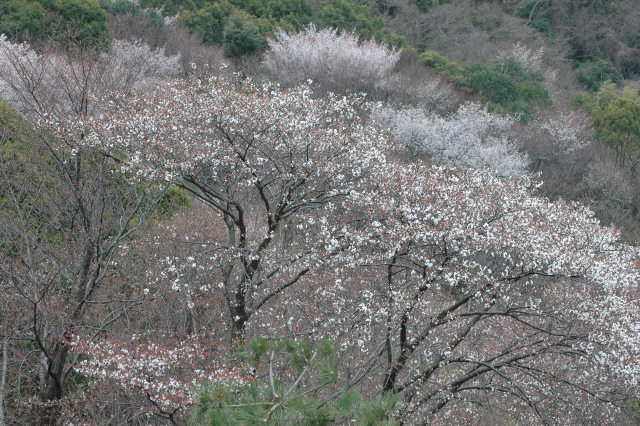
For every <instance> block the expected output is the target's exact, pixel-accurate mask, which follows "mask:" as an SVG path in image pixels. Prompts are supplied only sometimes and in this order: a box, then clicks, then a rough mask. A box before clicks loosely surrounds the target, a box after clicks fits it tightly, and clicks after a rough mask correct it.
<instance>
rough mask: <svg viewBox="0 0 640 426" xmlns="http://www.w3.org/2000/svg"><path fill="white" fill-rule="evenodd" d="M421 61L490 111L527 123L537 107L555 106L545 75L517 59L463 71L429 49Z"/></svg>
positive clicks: (420, 58)
mask: <svg viewBox="0 0 640 426" xmlns="http://www.w3.org/2000/svg"><path fill="white" fill-rule="evenodd" d="M418 60H419V61H420V62H421V63H422V64H423V65H425V66H426V67H427V68H430V69H431V70H432V71H433V72H434V73H436V74H438V75H441V76H443V77H445V78H446V79H447V80H449V81H450V82H452V83H455V84H456V85H458V86H459V87H462V88H466V89H468V90H470V91H471V92H472V93H474V94H476V95H479V96H481V97H482V98H483V99H484V100H485V101H486V102H488V104H489V109H490V110H495V111H499V112H504V113H509V114H518V115H520V117H521V119H522V120H523V121H524V122H526V121H528V120H530V119H531V118H532V116H533V106H536V105H544V106H548V105H551V104H552V102H551V98H550V97H549V93H548V91H547V89H545V88H544V86H543V83H544V81H545V77H544V74H543V73H542V72H541V71H540V70H538V69H535V68H528V67H525V66H523V65H522V63H521V62H520V61H518V60H517V59H515V58H513V57H508V58H502V59H499V60H494V61H491V62H489V63H488V64H486V65H482V64H473V65H470V66H468V67H466V68H463V67H462V66H461V65H460V64H458V63H456V62H453V61H451V60H450V59H448V58H447V57H445V56H443V55H441V54H440V53H438V52H436V51H433V50H429V51H426V52H424V53H422V54H421V55H420V56H419V57H418Z"/></svg>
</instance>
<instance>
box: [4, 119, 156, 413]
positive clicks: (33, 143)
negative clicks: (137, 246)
mask: <svg viewBox="0 0 640 426" xmlns="http://www.w3.org/2000/svg"><path fill="white" fill-rule="evenodd" d="M3 119H7V121H8V122H9V123H10V125H9V126H8V130H9V131H8V136H7V138H6V139H5V140H4V141H3V143H2V146H0V176H2V178H1V184H0V187H1V189H2V194H3V197H2V200H1V201H0V211H2V216H1V218H0V247H2V250H1V256H0V282H2V287H0V290H2V294H3V297H2V299H3V300H11V301H13V303H12V311H13V310H15V312H16V313H17V314H11V317H10V318H9V324H8V326H7V324H5V325H3V330H5V331H6V330H7V329H8V327H10V328H11V329H13V330H19V333H18V334H17V335H15V336H14V335H11V339H10V340H11V341H10V343H11V346H12V348H16V351H17V352H18V353H19V352H20V351H22V350H23V349H24V346H25V345H26V346H29V349H25V352H26V355H25V358H24V363H25V364H26V365H25V366H24V368H25V369H28V371H29V373H30V374H32V375H33V376H35V377H38V376H39V379H40V384H39V389H36V392H37V393H40V395H41V403H40V402H39V401H38V400H37V399H35V398H34V399H32V400H30V401H29V406H31V407H34V408H39V409H41V412H40V413H36V414H35V415H34V417H33V418H32V419H33V420H32V421H33V423H38V424H43V425H44V424H47V425H49V424H56V422H57V419H58V417H59V415H60V406H59V403H60V401H61V400H62V398H63V397H64V395H65V393H66V389H67V385H68V383H69V381H72V380H73V379H72V378H73V362H74V360H76V359H77V357H78V356H79V354H78V353H77V352H74V351H73V350H72V349H71V347H70V345H69V344H70V339H71V335H72V333H79V334H82V335H83V336H84V337H85V338H86V339H91V338H92V337H94V336H96V335H99V334H101V333H103V332H105V331H106V330H107V329H108V326H109V324H111V323H112V322H113V321H115V318H117V317H118V311H119V309H114V310H112V311H111V312H109V309H107V310H106V312H105V310H104V309H103V308H104V307H105V306H111V303H115V302H114V300H113V299H111V298H105V299H103V298H102V296H103V295H104V293H103V292H102V290H103V289H104V287H105V286H106V284H107V283H108V282H109V281H110V278H111V274H112V272H113V271H114V269H115V268H116V265H117V257H118V252H119V250H120V248H121V245H123V244H124V243H125V242H126V241H128V240H130V239H131V238H132V236H133V235H135V234H136V232H137V231H138V230H139V229H140V227H141V226H143V225H144V224H145V222H146V220H147V219H148V218H149V217H150V216H151V215H152V213H153V211H154V210H153V209H154V206H155V204H156V203H157V202H158V200H159V199H160V198H161V197H162V196H163V194H164V191H165V188H164V187H163V186H162V185H158V184H157V183H153V182H140V181H138V180H136V179H132V178H131V177H130V176H126V175H124V174H122V173H119V172H120V164H121V163H122V162H121V160H119V159H117V158H116V156H115V153H113V152H111V153H109V152H107V151H106V150H101V151H98V150H95V149H94V150H92V149H89V148H87V147H84V146H79V145H74V144H72V143H69V141H64V140H59V139H55V138H53V137H51V135H48V134H47V133H43V132H41V131H40V130H39V129H37V128H35V127H34V126H33V125H32V124H30V123H29V122H28V121H27V120H26V119H25V118H24V117H22V116H20V115H17V114H16V113H15V112H14V113H12V114H8V117H7V116H5V117H3ZM120 297H121V296H120ZM120 302H122V300H120ZM131 303H134V301H131ZM125 304H126V305H128V304H129V301H125ZM18 313H19V314H18ZM9 314H10V313H7V315H9ZM112 314H113V316H112ZM3 337H5V341H4V344H5V345H6V344H7V341H6V334H4V333H3ZM25 342H27V343H25ZM34 355H37V356H36V358H38V359H37V360H34V359H33V358H34ZM3 360H4V361H6V360H7V358H4V359H3ZM20 368H23V367H20ZM3 370H5V371H6V369H4V368H3ZM5 377H6V376H5ZM14 377H15V376H14ZM17 380H18V383H19V381H20V380H21V374H18V375H17ZM14 384H15V383H14ZM31 396H33V395H31ZM23 397H24V396H23V395H17V397H16V399H17V400H18V401H20V399H21V398H23ZM22 403H24V401H22ZM21 408H22V407H21Z"/></svg>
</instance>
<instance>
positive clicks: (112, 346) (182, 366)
mask: <svg viewBox="0 0 640 426" xmlns="http://www.w3.org/2000/svg"><path fill="white" fill-rule="evenodd" d="M135 337H136V336H134V340H133V341H132V342H130V343H128V344H127V343H125V344H123V343H122V342H113V341H109V340H105V341H102V342H96V343H87V342H82V341H81V340H80V339H79V338H75V339H74V341H73V343H72V344H73V347H74V349H75V350H81V351H82V352H83V353H85V354H87V355H89V356H90V357H89V358H88V359H86V360H84V361H81V362H80V363H79V364H78V365H77V367H76V371H77V372H78V373H81V374H85V375H88V376H91V377H94V378H96V379H98V380H100V381H108V382H113V383H116V384H117V385H118V386H121V387H122V388H123V389H125V390H130V391H132V390H135V389H137V390H139V391H141V392H142V393H143V394H145V395H146V396H147V397H148V398H149V400H150V401H152V404H153V405H152V409H153V410H167V411H174V410H176V409H184V408H186V407H189V406H190V405H192V404H193V403H194V402H195V399H196V396H197V395H196V393H197V385H198V384H200V383H203V382H205V381H206V382H209V383H220V384H225V385H228V386H238V385H241V384H244V383H245V382H246V380H245V379H244V378H243V377H242V376H241V375H240V374H239V372H238V371H236V370H234V369H232V368H229V367H227V366H224V365H222V364H221V363H220V362H218V361H219V358H220V356H219V355H216V354H215V352H212V351H211V349H210V348H208V347H207V345H206V344H205V343H204V342H201V341H200V340H198V338H196V337H194V338H192V339H189V340H186V341H182V342H178V343H176V344H175V345H174V346H171V347H169V346H163V345H159V344H156V343H153V341H150V342H149V343H145V342H144V341H145V340H147V341H148V340H149V339H148V337H149V336H138V339H136V338H135ZM138 340H140V341H138ZM205 360H206V362H204V361H205Z"/></svg>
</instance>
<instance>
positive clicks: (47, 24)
mask: <svg viewBox="0 0 640 426" xmlns="http://www.w3.org/2000/svg"><path fill="white" fill-rule="evenodd" d="M0 32H3V33H5V34H8V35H10V36H15V37H16V38H17V39H20V38H22V36H23V35H24V34H25V32H26V33H28V34H30V35H31V36H33V37H37V38H45V39H48V40H51V41H53V42H55V43H57V44H60V45H62V47H66V46H69V45H73V46H76V47H77V46H80V47H82V48H91V49H97V50H104V49H106V48H107V47H108V46H109V27H108V26H107V14H106V13H105V11H104V10H103V9H102V8H101V7H100V5H99V4H98V2H97V1H96V0H36V1H29V0H10V1H8V2H4V3H2V4H1V5H0Z"/></svg>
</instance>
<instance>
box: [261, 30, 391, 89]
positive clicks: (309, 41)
mask: <svg viewBox="0 0 640 426" xmlns="http://www.w3.org/2000/svg"><path fill="white" fill-rule="evenodd" d="M398 59H400V53H399V52H396V51H395V50H391V49H389V48H388V47H387V45H385V44H380V43H378V42H377V41H375V40H363V41H360V38H359V36H358V35H356V34H355V33H347V32H342V33H340V32H339V31H338V30H334V29H332V28H325V29H323V30H316V28H315V26H313V24H311V25H309V26H308V27H307V28H305V30H304V31H301V32H298V33H293V34H289V33H287V32H285V31H283V30H279V31H278V32H277V33H276V36H275V39H271V40H269V50H268V51H267V52H266V53H265V55H264V60H263V62H262V65H263V66H264V68H265V69H266V70H267V71H268V72H269V73H270V74H271V75H272V76H273V77H274V78H275V80H276V81H279V82H281V83H282V84H285V85H287V86H291V85H295V84H299V83H302V82H305V81H306V80H309V79H310V80H313V81H318V82H321V83H322V84H325V85H327V87H329V88H330V89H329V90H334V91H335V90H337V91H344V90H352V91H353V90H365V91H366V90H371V89H374V88H375V87H377V86H380V85H381V84H383V83H384V82H385V80H386V79H388V78H389V77H390V74H391V72H392V71H393V68H394V67H395V65H396V63H397V62H398Z"/></svg>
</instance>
